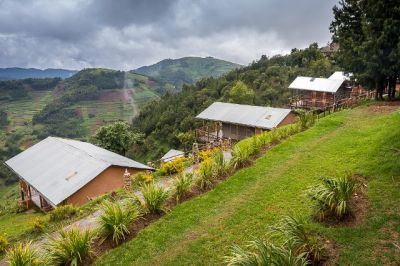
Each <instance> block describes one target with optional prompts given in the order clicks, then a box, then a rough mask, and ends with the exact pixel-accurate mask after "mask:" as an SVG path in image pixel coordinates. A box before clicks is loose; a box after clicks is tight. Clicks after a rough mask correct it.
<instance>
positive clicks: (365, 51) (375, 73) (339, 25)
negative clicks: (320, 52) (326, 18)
mask: <svg viewBox="0 0 400 266" xmlns="http://www.w3.org/2000/svg"><path fill="white" fill-rule="evenodd" d="M398 4H399V3H398V1H396V0H388V1H373V0H344V1H341V2H340V3H339V5H338V6H335V7H334V8H333V13H334V20H333V22H332V23H331V28H330V29H331V32H332V33H333V40H334V41H335V42H337V43H338V44H339V45H340V50H339V53H338V56H337V57H338V61H339V63H340V64H341V65H342V66H343V67H346V70H348V71H351V72H353V73H354V74H355V77H354V78H356V79H357V81H358V82H360V83H361V84H362V85H364V86H365V87H369V88H376V89H377V93H378V95H379V97H380V98H382V96H383V90H384V88H385V87H386V86H387V85H389V86H388V88H389V93H388V96H389V99H390V98H394V97H395V87H396V80H397V78H398V77H399V73H400V63H399V62H400V51H399V38H400V22H399V20H398V18H399V17H400V10H399V8H398Z"/></svg>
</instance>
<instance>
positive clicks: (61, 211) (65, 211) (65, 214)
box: [49, 204, 78, 222]
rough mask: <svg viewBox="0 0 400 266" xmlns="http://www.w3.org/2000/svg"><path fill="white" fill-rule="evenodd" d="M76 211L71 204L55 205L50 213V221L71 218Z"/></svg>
mask: <svg viewBox="0 0 400 266" xmlns="http://www.w3.org/2000/svg"><path fill="white" fill-rule="evenodd" d="M77 212H78V209H77V208H75V207H74V206H72V205H71V204H68V205H64V206H60V207H56V208H55V209H54V210H52V211H51V212H50V213H49V214H50V219H49V220H50V222H57V221H61V220H64V219H68V218H71V217H72V216H74V215H75V214H76V213H77Z"/></svg>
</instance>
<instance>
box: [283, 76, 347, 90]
mask: <svg viewBox="0 0 400 266" xmlns="http://www.w3.org/2000/svg"><path fill="white" fill-rule="evenodd" d="M342 83H343V80H340V79H339V80H336V79H326V78H312V77H297V78H296V79H295V80H294V81H293V82H292V83H291V84H290V85H289V89H295V90H310V91H322V92H330V93H335V92H336V91H337V90H338V89H339V88H340V86H341V85H342Z"/></svg>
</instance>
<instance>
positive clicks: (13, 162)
mask: <svg viewBox="0 0 400 266" xmlns="http://www.w3.org/2000/svg"><path fill="white" fill-rule="evenodd" d="M5 164H6V165H7V166H8V167H9V168H10V169H12V170H13V171H14V172H15V173H16V174H17V175H18V176H19V178H20V186H21V202H22V203H23V204H25V205H26V206H27V207H28V208H29V207H31V206H32V205H33V204H34V205H36V206H37V207H39V208H40V209H42V210H44V211H47V210H50V209H52V208H55V207H57V206H59V205H63V204H73V205H75V206H80V205H82V204H84V203H86V202H87V201H89V200H90V199H92V198H95V197H98V196H101V195H103V194H105V193H108V192H112V191H115V190H117V189H119V188H121V187H123V186H124V181H125V180H124V177H123V176H124V172H125V171H126V170H128V172H129V173H131V174H133V173H135V172H138V171H146V170H154V169H153V168H151V167H149V166H147V165H144V164H142V163H139V162H136V161H134V160H131V159H129V158H126V157H124V156H121V155H119V154H116V153H114V152H111V151H108V150H105V149H103V148H100V147H98V146H95V145H93V144H90V143H87V142H81V141H76V140H70V139H62V138H55V137H48V138H46V139H44V140H42V141H40V142H39V143H37V144H35V145H33V146H32V147H30V148H28V149H27V150H25V151H23V152H21V153H20V154H18V155H16V156H15V157H13V158H11V159H9V160H8V161H6V162H5Z"/></svg>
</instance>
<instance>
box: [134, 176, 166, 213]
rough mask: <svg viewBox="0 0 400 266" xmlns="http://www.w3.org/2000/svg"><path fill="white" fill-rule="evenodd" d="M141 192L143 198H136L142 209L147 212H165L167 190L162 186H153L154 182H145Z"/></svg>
mask: <svg viewBox="0 0 400 266" xmlns="http://www.w3.org/2000/svg"><path fill="white" fill-rule="evenodd" d="M141 193H142V195H143V200H140V199H138V201H139V202H140V204H141V206H142V208H143V210H144V211H145V212H147V213H162V212H166V211H167V209H166V207H165V205H166V202H167V200H168V197H169V191H168V190H166V189H164V188H163V187H158V186H155V185H154V183H153V182H152V183H150V184H145V185H144V186H143V187H142V189H141Z"/></svg>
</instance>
